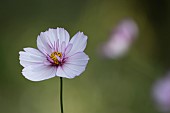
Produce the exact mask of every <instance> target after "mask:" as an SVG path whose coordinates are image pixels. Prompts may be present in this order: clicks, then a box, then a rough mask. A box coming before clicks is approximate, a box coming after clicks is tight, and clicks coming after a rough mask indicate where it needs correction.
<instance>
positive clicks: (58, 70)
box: [56, 66, 68, 78]
mask: <svg viewBox="0 0 170 113" xmlns="http://www.w3.org/2000/svg"><path fill="white" fill-rule="evenodd" d="M56 76H58V77H63V78H68V77H67V76H68V75H67V74H66V73H65V72H64V71H63V68H62V67H61V66H59V67H58V68H57V72H56Z"/></svg>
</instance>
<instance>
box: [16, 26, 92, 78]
mask: <svg viewBox="0 0 170 113" xmlns="http://www.w3.org/2000/svg"><path fill="white" fill-rule="evenodd" d="M86 44H87V36H86V35H84V34H83V33H82V32H78V33H77V34H75V35H74V36H73V38H72V39H71V40H70V36H69V34H68V32H67V31H66V30H65V29H63V28H57V29H49V30H48V31H45V32H41V33H40V35H39V36H38V38H37V47H38V49H34V48H24V51H20V52H19V54H20V56H19V59H20V64H21V65H22V66H23V67H24V69H23V70H22V74H23V75H24V77H25V78H27V79H29V80H31V81H41V80H45V79H49V78H52V77H55V76H58V77H64V78H74V77H75V76H79V75H80V74H81V73H82V72H83V71H84V70H85V68H86V65H87V63H88V60H89V57H88V56H87V55H86V54H85V53H84V52H83V51H84V49H85V48H86Z"/></svg>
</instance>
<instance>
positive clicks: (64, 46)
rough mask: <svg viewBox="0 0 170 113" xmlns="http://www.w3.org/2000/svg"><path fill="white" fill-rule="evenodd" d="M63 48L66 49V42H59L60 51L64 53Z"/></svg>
mask: <svg viewBox="0 0 170 113" xmlns="http://www.w3.org/2000/svg"><path fill="white" fill-rule="evenodd" d="M65 49H66V43H65V42H63V43H62V44H61V53H64V52H65Z"/></svg>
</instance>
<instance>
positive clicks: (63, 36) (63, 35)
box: [56, 28, 70, 52]
mask: <svg viewBox="0 0 170 113" xmlns="http://www.w3.org/2000/svg"><path fill="white" fill-rule="evenodd" d="M56 31H57V38H58V39H59V48H58V51H59V52H61V51H62V50H61V49H62V48H61V47H62V43H63V42H65V45H66V46H65V47H67V45H68V43H69V40H70V35H69V34H68V32H67V31H66V30H65V29H64V28H57V29H56Z"/></svg>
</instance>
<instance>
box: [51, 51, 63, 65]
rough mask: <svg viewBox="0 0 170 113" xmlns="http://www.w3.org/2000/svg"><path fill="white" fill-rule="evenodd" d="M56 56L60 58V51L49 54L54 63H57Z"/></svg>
mask: <svg viewBox="0 0 170 113" xmlns="http://www.w3.org/2000/svg"><path fill="white" fill-rule="evenodd" d="M57 57H60V58H61V57H62V53H61V52H53V53H51V55H50V58H51V59H52V60H53V62H54V64H57V65H59V61H58V59H57Z"/></svg>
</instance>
